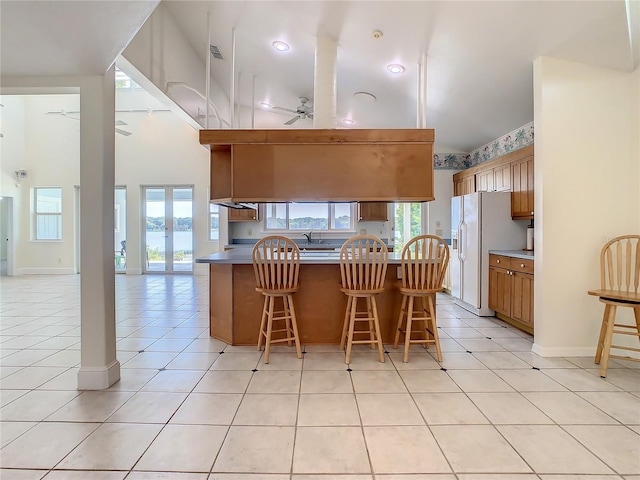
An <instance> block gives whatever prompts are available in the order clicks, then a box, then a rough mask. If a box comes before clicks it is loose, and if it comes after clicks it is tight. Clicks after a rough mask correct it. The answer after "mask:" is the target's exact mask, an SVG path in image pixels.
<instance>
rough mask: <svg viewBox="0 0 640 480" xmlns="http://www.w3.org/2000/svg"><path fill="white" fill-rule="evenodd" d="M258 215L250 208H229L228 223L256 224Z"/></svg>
mask: <svg viewBox="0 0 640 480" xmlns="http://www.w3.org/2000/svg"><path fill="white" fill-rule="evenodd" d="M259 220H260V214H259V212H258V210H254V209H252V208H229V221H230V222H258V221H259Z"/></svg>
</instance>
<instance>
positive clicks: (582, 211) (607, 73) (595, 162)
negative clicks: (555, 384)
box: [534, 57, 640, 356]
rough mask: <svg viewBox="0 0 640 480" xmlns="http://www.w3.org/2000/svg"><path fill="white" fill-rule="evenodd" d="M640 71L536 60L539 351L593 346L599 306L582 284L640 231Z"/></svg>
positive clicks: (586, 351)
mask: <svg viewBox="0 0 640 480" xmlns="http://www.w3.org/2000/svg"><path fill="white" fill-rule="evenodd" d="M639 78H640V76H639V73H638V71H637V70H636V71H635V72H634V73H626V72H621V71H614V70H608V69H603V68H597V67H592V66H588V65H583V64H579V63H572V62H567V61H563V60H557V59H552V58H545V57H543V58H539V59H538V60H536V62H535V63H534V107H535V112H534V117H535V132H536V136H535V152H536V161H535V192H536V196H535V210H536V238H535V251H536V262H535V312H536V314H535V322H536V329H535V344H534V351H536V352H537V353H540V354H542V355H547V356H559V355H565V356H569V355H586V356H590V355H592V354H593V353H594V352H595V347H596V341H597V338H598V333H599V328H600V322H601V318H602V313H603V305H602V304H601V303H599V302H598V300H597V298H595V297H590V296H588V295H587V290H588V289H593V288H599V283H600V279H599V278H600V277H599V254H600V249H601V247H602V245H603V244H604V243H605V242H606V241H607V240H608V239H611V238H613V237H615V236H618V235H622V234H627V233H640V153H639V151H640V148H639V138H638V137H639V135H640V133H639V129H638V125H639V122H638V115H639V113H638V111H639V109H640V106H639V102H638V101H637V100H638V98H639V96H638V95H639V93H638V90H639V89H640V81H639ZM634 100H635V101H634ZM621 310H629V309H621ZM624 313H625V314H626V313H629V312H624Z"/></svg>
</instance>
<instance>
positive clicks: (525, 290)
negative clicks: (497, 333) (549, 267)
mask: <svg viewBox="0 0 640 480" xmlns="http://www.w3.org/2000/svg"><path fill="white" fill-rule="evenodd" d="M511 278H512V281H513V297H512V303H511V318H513V319H514V320H518V321H520V322H522V323H524V324H526V325H530V326H533V275H530V274H528V273H521V272H513V275H512V276H511Z"/></svg>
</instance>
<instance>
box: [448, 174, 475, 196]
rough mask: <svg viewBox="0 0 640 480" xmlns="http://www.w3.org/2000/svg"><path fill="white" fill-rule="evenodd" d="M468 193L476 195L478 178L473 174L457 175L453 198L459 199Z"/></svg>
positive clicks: (454, 180)
mask: <svg viewBox="0 0 640 480" xmlns="http://www.w3.org/2000/svg"><path fill="white" fill-rule="evenodd" d="M468 193H476V176H475V175H474V174H472V173H471V174H465V172H460V173H456V174H455V175H454V176H453V196H454V197H458V196H460V195H467V194H468Z"/></svg>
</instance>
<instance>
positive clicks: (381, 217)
mask: <svg viewBox="0 0 640 480" xmlns="http://www.w3.org/2000/svg"><path fill="white" fill-rule="evenodd" d="M388 211H389V210H388V208H387V202H358V221H359V222H386V221H387V220H389V213H388Z"/></svg>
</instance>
